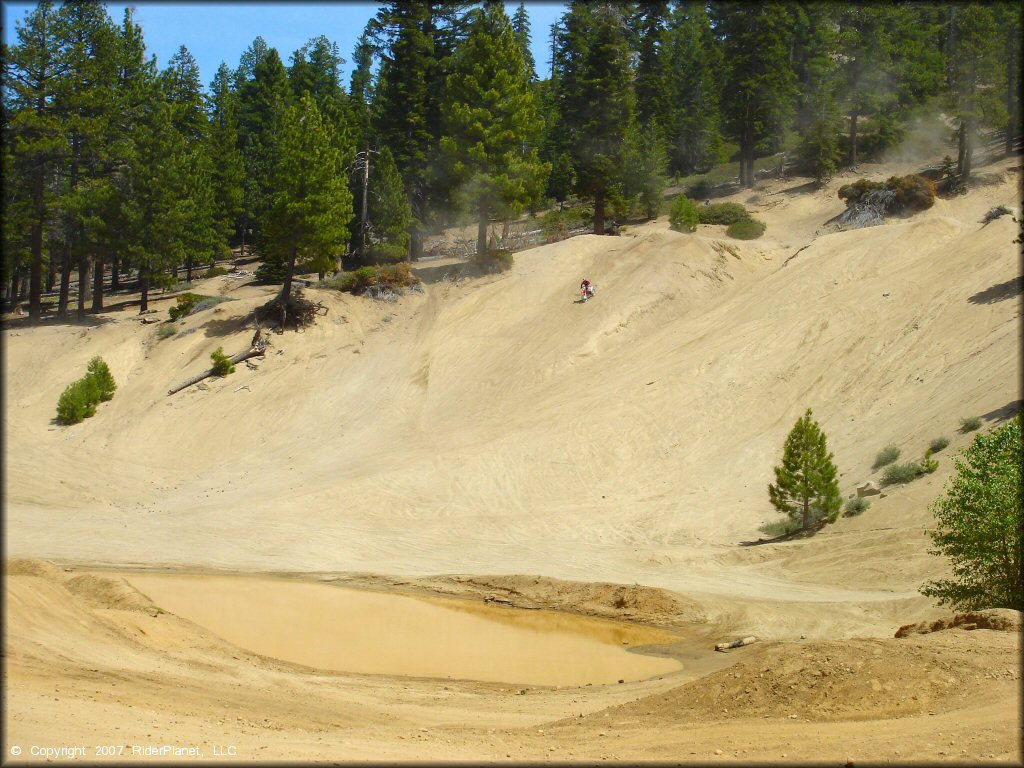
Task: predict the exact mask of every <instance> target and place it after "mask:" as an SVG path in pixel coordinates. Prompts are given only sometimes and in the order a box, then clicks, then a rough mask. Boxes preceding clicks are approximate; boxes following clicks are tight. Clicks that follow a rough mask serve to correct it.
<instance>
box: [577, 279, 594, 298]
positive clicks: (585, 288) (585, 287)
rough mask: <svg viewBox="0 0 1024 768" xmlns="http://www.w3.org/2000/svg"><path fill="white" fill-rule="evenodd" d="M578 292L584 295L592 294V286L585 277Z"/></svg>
mask: <svg viewBox="0 0 1024 768" xmlns="http://www.w3.org/2000/svg"><path fill="white" fill-rule="evenodd" d="M580 293H581V294H583V295H584V296H586V297H589V296H593V295H594V286H593V285H591V284H590V281H589V280H587V279H586V278H583V282H582V283H580Z"/></svg>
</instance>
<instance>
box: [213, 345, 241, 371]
mask: <svg viewBox="0 0 1024 768" xmlns="http://www.w3.org/2000/svg"><path fill="white" fill-rule="evenodd" d="M210 359H211V360H212V361H213V372H214V373H215V374H217V375H218V376H227V375H228V374H229V373H234V372H235V366H234V364H232V362H231V358H229V357H228V356H227V355H225V354H224V348H223V347H217V349H215V350H214V351H213V352H211V353H210Z"/></svg>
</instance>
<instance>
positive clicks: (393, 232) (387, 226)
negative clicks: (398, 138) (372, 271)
mask: <svg viewBox="0 0 1024 768" xmlns="http://www.w3.org/2000/svg"><path fill="white" fill-rule="evenodd" d="M367 208H368V220H369V232H368V240H369V245H368V248H367V252H366V254H365V255H363V254H361V258H362V260H363V262H364V263H368V264H387V263H394V262H398V261H403V260H404V259H407V258H408V257H409V227H410V226H411V224H412V211H411V210H410V209H409V200H408V198H407V197H406V195H405V189H404V188H403V187H402V177H401V175H399V173H398V168H397V167H395V161H394V158H392V157H391V152H390V150H389V149H388V148H387V147H381V149H380V152H379V153H377V157H376V163H375V165H374V167H373V173H372V174H371V175H370V186H369V190H368V200H367Z"/></svg>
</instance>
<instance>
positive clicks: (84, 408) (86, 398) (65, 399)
mask: <svg viewBox="0 0 1024 768" xmlns="http://www.w3.org/2000/svg"><path fill="white" fill-rule="evenodd" d="M116 389H117V384H115V383H114V377H113V376H112V375H111V373H110V368H109V367H108V366H107V364H106V363H105V362H103V358H101V357H94V358H93V359H92V360H90V361H89V367H88V369H87V372H86V374H85V376H83V377H82V378H80V379H79V380H78V381H75V382H72V383H71V384H69V385H68V386H67V387H66V388H65V389H64V391H63V392H62V393H61V395H60V397H59V398H58V400H57V421H58V422H59V423H60V424H77V423H78V422H80V421H82V420H83V419H88V418H89V417H90V416H93V415H94V414H95V413H96V406H97V405H98V404H99V403H101V402H106V401H107V400H110V399H111V398H112V397H113V396H114V390H116Z"/></svg>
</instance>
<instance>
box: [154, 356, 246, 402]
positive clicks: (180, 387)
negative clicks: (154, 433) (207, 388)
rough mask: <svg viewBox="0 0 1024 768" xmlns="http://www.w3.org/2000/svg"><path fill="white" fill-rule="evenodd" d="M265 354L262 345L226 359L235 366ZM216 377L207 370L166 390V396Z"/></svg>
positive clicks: (210, 370) (211, 370)
mask: <svg viewBox="0 0 1024 768" xmlns="http://www.w3.org/2000/svg"><path fill="white" fill-rule="evenodd" d="M265 352H266V344H265V343H264V344H263V345H257V346H254V347H252V348H250V349H247V350H246V351H245V352H239V353H238V354H237V355H233V356H231V357H229V358H228V359H229V360H230V361H231V364H232V365H236V364H238V363H241V362H243V361H245V360H248V359H249V358H250V357H262V356H263V354H264V353H265ZM216 375H217V374H216V373H214V370H213V368H209V369H208V370H206V371H203V372H202V373H200V374H198V375H196V376H193V377H192V378H191V379H188V380H187V381H183V382H182V383H181V384H179V385H178V386H176V387H173V388H172V389H169V390H167V395H168V397H170V396H171V395H173V394H174V393H175V392H181V390H183V389H185V388H186V387H191V386H192V385H193V384H198V383H199V382H200V381H202V380H203V379H208V378H210V377H211V376H216Z"/></svg>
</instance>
